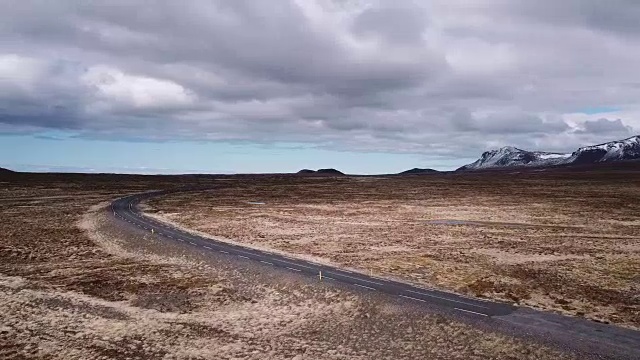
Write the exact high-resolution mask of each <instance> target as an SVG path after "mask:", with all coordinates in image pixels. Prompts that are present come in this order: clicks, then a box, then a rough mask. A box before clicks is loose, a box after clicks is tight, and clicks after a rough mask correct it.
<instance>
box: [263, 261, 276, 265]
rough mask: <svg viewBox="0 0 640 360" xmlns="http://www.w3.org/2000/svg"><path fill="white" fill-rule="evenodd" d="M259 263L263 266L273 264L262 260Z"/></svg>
mask: <svg viewBox="0 0 640 360" xmlns="http://www.w3.org/2000/svg"><path fill="white" fill-rule="evenodd" d="M260 262H261V263H263V264H269V265H273V263H270V262H268V261H264V260H260Z"/></svg>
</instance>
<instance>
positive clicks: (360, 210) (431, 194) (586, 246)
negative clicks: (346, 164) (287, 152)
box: [147, 167, 640, 329]
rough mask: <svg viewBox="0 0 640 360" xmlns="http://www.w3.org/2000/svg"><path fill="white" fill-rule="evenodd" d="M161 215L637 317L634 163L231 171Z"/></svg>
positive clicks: (363, 262)
mask: <svg viewBox="0 0 640 360" xmlns="http://www.w3.org/2000/svg"><path fill="white" fill-rule="evenodd" d="M147 211H148V212H149V213H150V214H152V215H153V216H156V217H159V218H162V219H164V220H165V221H169V222H172V223H174V224H177V225H180V226H183V227H185V228H189V229H195V230H197V231H199V232H202V233H206V234H209V235H211V236H214V237H217V238H219V239H224V240H226V241H230V242H238V243H242V244H245V245H249V246H254V247H258V248H263V249H271V250H273V251H280V252H285V253H290V254H295V255H296V256H300V257H307V258H311V259H313V260H315V261H318V262H329V263H332V264H335V265H339V266H343V267H348V268H354V269H358V270H359V271H363V272H367V273H372V274H374V275H378V276H386V277H391V278H396V279H402V280H404V281H409V282H412V283H416V284H419V285H423V286H429V287H438V288H441V289H447V290H451V291H455V292H459V293H464V294H469V295H473V296H477V297H486V298H492V299H499V300H504V301H509V302H513V303H516V304H519V305H525V306H530V307H534V308H539V309H546V310H553V311H558V312H562V313H565V314H570V315H573V316H579V317H586V318H589V319H593V320H595V321H601V322H606V323H615V324H619V325H622V326H627V327H631V328H636V329H637V328H640V172H639V171H638V170H637V167H621V168H619V169H605V170H598V171H588V170H584V171H581V172H572V171H528V172H526V173H519V172H494V173H482V174H481V173H475V174H474V173H467V174H434V175H423V176H404V177H399V176H387V177H333V178H324V177H285V176H283V177H260V178H243V177H237V178H233V179H227V180H225V181H221V182H219V183H218V184H217V185H216V187H215V188H214V189H212V190H209V191H205V192H199V193H177V194H171V195H168V196H165V197H160V198H156V199H153V200H151V201H149V203H148V204H147Z"/></svg>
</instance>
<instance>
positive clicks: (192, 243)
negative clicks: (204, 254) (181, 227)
mask: <svg viewBox="0 0 640 360" xmlns="http://www.w3.org/2000/svg"><path fill="white" fill-rule="evenodd" d="M189 244H191V245H198V244H196V243H194V242H191V241H189Z"/></svg>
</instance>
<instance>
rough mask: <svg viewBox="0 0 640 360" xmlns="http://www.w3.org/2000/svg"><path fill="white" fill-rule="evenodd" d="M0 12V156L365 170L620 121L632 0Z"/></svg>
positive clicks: (634, 22) (639, 50)
mask: <svg viewBox="0 0 640 360" xmlns="http://www.w3.org/2000/svg"><path fill="white" fill-rule="evenodd" d="M0 8H2V9H3V11H2V12H0V166H8V167H13V168H17V169H27V170H29V169H30V170H40V171H46V170H81V171H118V172H120V171H124V172H190V171H195V172H198V171H205V172H270V171H295V170H298V169H300V168H302V167H308V168H318V167H336V168H340V169H341V170H344V171H348V172H352V173H380V172H393V171H399V170H404V169H407V168H411V167H434V168H438V169H452V168H456V167H458V166H460V165H463V164H465V163H467V162H470V161H473V160H474V159H475V158H477V157H478V156H479V155H480V153H481V152H482V151H484V150H487V149H490V148H495V147H499V146H503V145H514V146H517V147H520V148H524V149H529V150H548V151H560V152H570V151H572V150H574V149H575V148H577V147H579V146H582V145H588V144H594V143H600V142H604V141H609V140H615V139H620V138H625V137H628V136H631V135H636V134H638V133H640V102H638V99H640V71H639V70H638V69H639V66H640V22H639V21H638V19H640V2H638V1H637V0H608V1H601V0H563V1H557V0H550V1H546V0H539V1H530V0H493V1H491V0H484V1H480V0H435V1H427V0H423V1H398V0H394V1H390V0H389V1H359V0H354V1H351V0H291V1H286V0H273V1H260V0H251V1H249V0H233V1H213V0H205V1H198V0H190V1H184V2H183V1H173V0H166V1H150V0H146V1H138V0H126V1H125V0H123V1H118V0H109V1H89V0H84V1H66V0H61V1H45V0H43V1H29V0H20V1H17V0H0Z"/></svg>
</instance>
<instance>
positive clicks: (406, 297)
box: [398, 295, 427, 302]
mask: <svg viewBox="0 0 640 360" xmlns="http://www.w3.org/2000/svg"><path fill="white" fill-rule="evenodd" d="M398 296H400V297H403V298H405V299H411V300H416V301H422V302H427V300H422V299H418V298H414V297H411V296H405V295H398Z"/></svg>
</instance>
